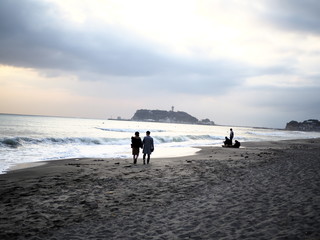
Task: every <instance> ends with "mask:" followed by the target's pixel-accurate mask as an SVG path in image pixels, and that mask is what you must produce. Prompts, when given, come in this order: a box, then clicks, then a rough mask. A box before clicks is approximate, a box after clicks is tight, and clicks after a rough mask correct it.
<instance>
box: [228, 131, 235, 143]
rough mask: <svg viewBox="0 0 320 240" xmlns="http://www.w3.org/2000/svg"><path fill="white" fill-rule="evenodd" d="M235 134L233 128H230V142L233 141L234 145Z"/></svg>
mask: <svg viewBox="0 0 320 240" xmlns="http://www.w3.org/2000/svg"><path fill="white" fill-rule="evenodd" d="M233 136H234V133H233V131H232V128H230V138H229V139H230V142H231V145H232V139H233Z"/></svg>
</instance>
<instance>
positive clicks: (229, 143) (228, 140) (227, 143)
mask: <svg viewBox="0 0 320 240" xmlns="http://www.w3.org/2000/svg"><path fill="white" fill-rule="evenodd" d="M223 143H224V145H225V146H227V147H231V146H232V142H231V140H230V139H229V138H228V137H226V138H225V141H224V142H223Z"/></svg>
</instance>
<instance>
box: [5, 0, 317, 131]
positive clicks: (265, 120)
mask: <svg viewBox="0 0 320 240" xmlns="http://www.w3.org/2000/svg"><path fill="white" fill-rule="evenodd" d="M134 2H135V4H133V3H132V2H130V1H125V0H120V1H113V0H111V1H107V0H106V1H80V2H79V1H72V0H71V1H63V2H62V1H54V0H47V1H43V0H42V1H40V0H19V1H18V0H2V1H0V86H1V88H0V89H1V90H0V93H1V95H0V100H1V104H0V112H3V113H20V114H48V115H59V116H75V117H92V118H108V117H110V116H113V117H116V116H121V117H123V118H130V117H132V115H133V114H134V112H135V110H136V109H140V108H152V109H166V110H169V109H170V108H171V106H172V105H173V106H176V109H177V110H180V111H186V112H188V113H190V114H192V115H194V116H195V117H197V118H199V119H203V118H210V119H211V120H213V121H215V122H216V123H218V124H229V125H246V126H249V125H252V126H262V127H280V128H281V127H285V124H286V122H289V121H291V120H298V121H302V120H306V119H309V118H316V119H319V118H320V110H319V109H320V108H319V107H318V105H319V103H320V96H319V92H320V91H319V90H320V82H319V81H320V70H319V67H318V63H319V60H320V41H319V40H320V39H319V35H320V32H319V31H320V30H319V29H320V28H319V26H320V17H319V16H318V15H319V14H318V13H319V12H320V2H318V1H312V0H307V1H298V0H281V1H276V0H274V1H273V0H265V1H250V0H248V1H240V2H239V1H235V0H227V1H222V0H216V1H188V0H187V1H180V0H176V1H144V0H139V1H134Z"/></svg>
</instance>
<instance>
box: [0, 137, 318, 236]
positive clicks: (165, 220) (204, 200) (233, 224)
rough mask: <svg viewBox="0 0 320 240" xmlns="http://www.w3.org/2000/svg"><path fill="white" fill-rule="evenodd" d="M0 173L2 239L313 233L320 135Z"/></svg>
mask: <svg viewBox="0 0 320 240" xmlns="http://www.w3.org/2000/svg"><path fill="white" fill-rule="evenodd" d="M242 145H243V146H242V147H241V148H240V149H232V148H222V147H204V148H202V149H201V150H200V151H199V152H198V154H197V155H194V156H188V157H180V158H167V159H151V164H149V165H143V164H141V162H142V161H141V159H139V160H140V161H139V160H138V164H137V165H132V164H131V162H132V160H131V159H92V158H91V159H67V160H58V161H50V162H48V163H47V164H44V165H41V166H36V167H33V168H27V169H20V170H16V171H11V172H9V173H7V174H4V175H0V211H1V216H0V239H310V240H311V239H320V187H319V186H320V174H319V173H320V139H309V140H294V141H278V142H259V143H258V142H257V143H244V144H242Z"/></svg>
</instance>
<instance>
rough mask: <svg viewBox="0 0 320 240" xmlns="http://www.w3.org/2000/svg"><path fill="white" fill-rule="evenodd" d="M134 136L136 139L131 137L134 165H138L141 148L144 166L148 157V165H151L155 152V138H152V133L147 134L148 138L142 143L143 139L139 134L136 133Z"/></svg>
mask: <svg viewBox="0 0 320 240" xmlns="http://www.w3.org/2000/svg"><path fill="white" fill-rule="evenodd" d="M134 135H135V136H134V137H131V148H132V155H133V163H134V164H137V160H138V157H139V153H140V148H142V149H143V150H142V153H143V164H146V157H147V164H149V162H150V155H151V153H152V152H153V150H154V145H153V138H152V137H151V136H150V131H147V132H146V136H145V137H144V138H143V140H142V141H141V138H140V137H139V132H135V134H134Z"/></svg>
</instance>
